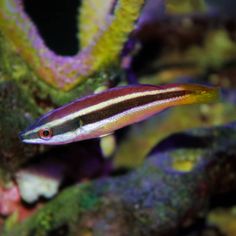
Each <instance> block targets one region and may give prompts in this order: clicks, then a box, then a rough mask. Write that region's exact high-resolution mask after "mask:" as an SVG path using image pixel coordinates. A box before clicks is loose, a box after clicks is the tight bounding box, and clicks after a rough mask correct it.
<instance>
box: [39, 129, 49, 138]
mask: <svg viewBox="0 0 236 236" xmlns="http://www.w3.org/2000/svg"><path fill="white" fill-rule="evenodd" d="M38 135H39V137H40V138H41V139H44V140H48V139H50V138H51V137H52V130H51V129H48V128H45V129H41V130H39V132H38Z"/></svg>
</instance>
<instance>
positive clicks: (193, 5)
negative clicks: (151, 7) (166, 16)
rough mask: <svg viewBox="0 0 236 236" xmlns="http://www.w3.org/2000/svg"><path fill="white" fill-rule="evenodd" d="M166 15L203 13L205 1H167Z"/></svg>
mask: <svg viewBox="0 0 236 236" xmlns="http://www.w3.org/2000/svg"><path fill="white" fill-rule="evenodd" d="M166 2H167V3H166V7H167V12H168V13H172V14H173V13H174V14H176V13H177V14H186V13H192V12H196V11H198V12H204V11H205V10H206V4H205V0H167V1H166Z"/></svg>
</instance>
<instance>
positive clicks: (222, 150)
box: [3, 123, 236, 236]
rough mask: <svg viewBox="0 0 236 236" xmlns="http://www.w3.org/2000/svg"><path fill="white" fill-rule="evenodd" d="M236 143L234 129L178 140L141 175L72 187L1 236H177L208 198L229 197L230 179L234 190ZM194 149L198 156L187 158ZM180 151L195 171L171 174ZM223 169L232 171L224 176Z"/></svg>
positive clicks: (162, 148)
mask: <svg viewBox="0 0 236 236" xmlns="http://www.w3.org/2000/svg"><path fill="white" fill-rule="evenodd" d="M235 138H236V124H235V123H234V124H230V125H228V126H225V127H215V128H212V129H195V130H191V131H189V132H185V133H177V134H174V135H172V136H170V137H169V138H167V139H165V140H163V141H162V142H160V143H159V144H158V145H157V146H156V147H155V148H154V149H153V150H152V152H151V153H150V155H149V157H148V159H147V160H146V161H145V162H144V164H143V165H142V166H141V167H140V168H138V169H137V170H135V171H133V172H131V173H129V174H127V175H124V176H120V177H114V178H112V177H111V178H107V179H101V180H96V181H94V182H91V183H86V184H80V185H79V186H73V187H70V188H68V189H66V190H64V192H62V193H61V194H60V195H59V196H58V197H56V198H55V199H54V200H52V201H51V202H50V203H48V204H46V205H45V206H44V207H43V208H42V209H40V210H39V211H38V212H37V213H36V214H35V215H34V216H32V217H31V218H29V219H28V220H26V221H25V222H23V223H22V224H21V225H17V226H15V227H14V226H13V228H12V229H11V230H9V231H5V233H4V234H3V235H11V236H14V235H19V234H20V235H22V236H27V235H30V234H34V235H48V234H49V233H51V232H54V233H55V232H59V230H60V229H64V230H65V231H66V233H67V235H85V234H86V233H88V232H90V234H91V235H98V234H101V235H127V232H129V235H130V234H132V235H153V234H155V235H174V232H177V231H176V230H177V228H178V227H184V226H183V225H184V222H185V221H189V220H190V219H194V218H195V217H197V216H198V215H199V214H201V215H202V212H203V210H204V209H206V205H207V202H208V199H209V197H210V196H213V195H214V194H217V193H219V192H223V191H229V189H228V188H227V187H226V188H225V186H229V185H226V184H225V181H228V177H229V176H231V177H230V181H231V186H233V185H235V183H236V176H235V175H234V177H233V178H232V173H234V172H235V168H236V161H235V158H233V157H235V154H236V149H235ZM180 140H181V142H180ZM196 147H197V148H198V151H197V152H196V153H194V151H191V152H189V149H193V150H194V149H195V148H196ZM200 150H201V151H200ZM180 151H181V153H182V154H181V155H184V156H186V158H188V155H190V156H189V158H190V159H192V160H197V161H195V164H194V167H193V168H191V169H189V170H184V171H182V170H176V168H173V162H176V161H177V160H175V159H176V158H177V159H180V162H182V158H181V157H180V156H181V155H179V154H178V155H176V153H180ZM192 157H194V158H192ZM196 157H197V159H196ZM225 163H230V166H231V167H230V170H229V169H228V170H227V174H226V175H225V173H226V172H225V170H226V169H225V168H226V165H225ZM223 173H224V174H223Z"/></svg>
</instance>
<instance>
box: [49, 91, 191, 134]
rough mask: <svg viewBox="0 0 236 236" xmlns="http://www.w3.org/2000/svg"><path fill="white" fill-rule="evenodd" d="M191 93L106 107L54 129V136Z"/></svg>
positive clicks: (172, 93)
mask: <svg viewBox="0 0 236 236" xmlns="http://www.w3.org/2000/svg"><path fill="white" fill-rule="evenodd" d="M191 93H192V92H191V91H184V90H182V91H174V92H168V93H162V94H155V95H146V96H143V97H138V98H133V99H130V100H126V101H122V102H119V103H116V104H112V105H110V106H107V107H104V108H102V109H100V110H97V111H93V112H90V113H88V114H86V115H83V116H80V117H76V118H74V119H72V120H69V121H66V122H65V123H63V124H61V125H58V126H56V127H54V128H53V129H54V130H53V134H54V135H59V134H63V133H66V132H69V131H73V130H76V129H78V128H79V127H80V126H84V125H88V124H92V123H95V122H97V121H100V120H104V119H106V118H109V117H111V116H114V115H117V114H119V113H122V112H124V111H127V110H129V109H131V108H135V107H139V106H143V105H147V104H149V103H152V102H155V101H161V100H165V99H170V98H174V97H181V96H185V95H187V94H191Z"/></svg>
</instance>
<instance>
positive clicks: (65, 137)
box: [24, 95, 188, 144]
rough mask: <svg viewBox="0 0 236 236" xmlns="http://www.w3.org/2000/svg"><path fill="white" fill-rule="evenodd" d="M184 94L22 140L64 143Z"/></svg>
mask: <svg viewBox="0 0 236 236" xmlns="http://www.w3.org/2000/svg"><path fill="white" fill-rule="evenodd" d="M186 96H188V95H183V96H179V97H175V98H169V99H166V100H161V101H156V102H152V103H149V104H147V105H142V106H138V107H135V108H132V109H129V110H127V111H124V112H122V113H119V114H117V115H114V116H111V117H109V118H106V119H104V120H101V121H98V122H95V123H93V124H88V125H85V126H83V128H78V129H76V130H74V131H70V132H67V133H64V134H60V135H56V136H54V137H52V138H51V139H50V140H45V141H43V140H42V139H32V140H24V142H29V143H44V144H56V143H59V142H62V143H63V142H65V143H66V142H68V141H72V140H76V138H78V137H79V136H80V135H86V134H90V133H92V132H94V131H96V130H97V129H98V128H100V127H102V126H106V125H107V124H108V123H114V122H116V121H117V120H119V119H121V118H122V117H124V116H126V115H128V114H131V113H136V112H140V111H141V110H145V109H148V108H151V107H154V106H157V105H161V104H163V103H167V102H168V101H176V100H179V99H181V98H183V97H186ZM144 112H145V111H144ZM115 130H116V129H115Z"/></svg>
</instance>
